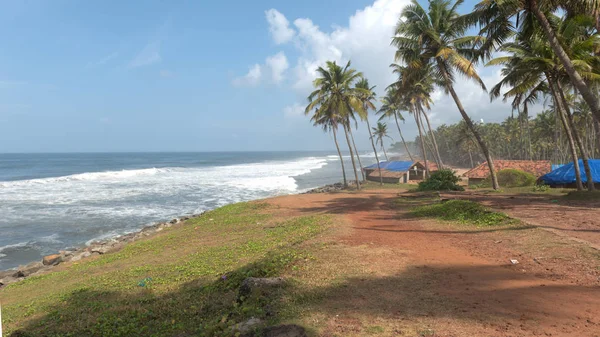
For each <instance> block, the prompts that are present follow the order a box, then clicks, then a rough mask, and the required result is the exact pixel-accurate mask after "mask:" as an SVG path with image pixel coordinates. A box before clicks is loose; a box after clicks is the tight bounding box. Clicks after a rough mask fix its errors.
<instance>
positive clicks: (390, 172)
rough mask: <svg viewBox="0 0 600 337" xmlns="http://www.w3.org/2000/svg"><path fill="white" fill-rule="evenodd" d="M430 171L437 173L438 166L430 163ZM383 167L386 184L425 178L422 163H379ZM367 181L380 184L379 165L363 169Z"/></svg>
mask: <svg viewBox="0 0 600 337" xmlns="http://www.w3.org/2000/svg"><path fill="white" fill-rule="evenodd" d="M427 166H429V171H436V170H437V169H438V168H437V165H435V163H431V162H428V163H427ZM379 167H381V178H382V180H383V182H384V183H388V184H398V183H404V184H407V183H410V182H415V181H421V180H423V178H424V177H425V164H423V163H422V162H420V161H416V162H412V161H382V162H380V163H379ZM363 170H364V171H365V175H366V177H367V180H370V181H375V182H379V170H378V168H377V164H373V165H370V166H367V167H365V168H363Z"/></svg>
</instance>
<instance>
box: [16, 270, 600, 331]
mask: <svg viewBox="0 0 600 337" xmlns="http://www.w3.org/2000/svg"><path fill="white" fill-rule="evenodd" d="M261 263H267V264H268V263H269V262H268V261H262V262H261ZM258 265H260V263H259V264H253V265H250V266H246V267H244V268H241V269H238V270H236V271H233V272H231V273H228V278H227V279H225V280H224V279H221V278H219V279H218V280H215V281H212V282H206V281H201V280H198V281H193V282H189V283H187V284H185V285H184V286H183V287H181V288H179V289H176V290H173V291H171V292H168V293H166V294H162V295H158V294H156V293H154V292H153V291H152V290H151V289H146V288H141V289H139V290H138V291H130V292H128V293H124V292H102V291H95V290H91V289H85V288H82V289H81V290H78V291H75V292H73V293H71V294H69V295H67V296H65V297H64V299H63V300H62V301H61V302H60V304H59V305H56V306H53V307H51V308H48V310H47V314H45V315H44V316H42V317H38V318H36V319H34V320H32V321H31V322H30V324H29V325H27V326H25V327H24V328H22V329H21V330H19V331H18V332H15V333H13V334H12V335H10V336H12V337H17V336H67V335H70V336H144V335H156V336H180V337H183V336H230V335H233V333H232V331H231V326H232V325H234V324H236V323H239V322H243V321H245V320H248V319H249V318H250V317H259V318H261V319H264V320H266V321H268V322H269V323H270V324H275V323H277V321H278V320H279V319H299V320H300V321H301V320H302V317H299V315H298V313H300V312H305V313H308V314H310V313H323V314H326V315H329V316H331V317H333V316H335V315H340V316H341V317H358V318H360V319H362V320H366V321H369V320H375V319H379V318H384V319H392V320H396V319H402V320H406V322H408V324H410V322H411V321H414V320H422V319H440V318H441V319H447V320H452V321H459V322H462V323H465V322H466V324H471V325H473V326H474V327H477V326H479V325H480V324H483V323H485V324H500V325H502V324H504V323H503V322H512V323H510V324H514V321H517V322H520V323H521V329H522V330H523V329H524V330H526V331H527V330H528V329H529V327H528V324H531V329H534V328H535V327H538V328H536V329H541V328H543V327H544V326H545V322H548V321H551V322H553V324H555V325H558V326H562V325H565V326H567V325H568V324H571V323H572V322H576V321H579V320H586V319H593V320H595V319H596V318H593V317H594V315H596V314H598V311H599V308H600V303H599V302H598V296H597V294H598V291H599V290H600V289H599V288H597V287H596V288H592V287H582V286H575V285H573V286H552V285H547V286H544V285H543V284H540V283H539V280H538V279H536V278H535V277H534V276H531V275H526V274H519V273H518V272H515V271H514V270H511V268H512V267H508V266H493V267H490V266H451V267H437V266H416V267H410V268H408V269H406V270H405V271H404V272H402V273H401V274H398V275H395V276H389V277H365V278H352V277H350V278H346V279H344V280H342V282H341V283H336V284H335V285H330V286H325V287H319V288H307V285H306V284H304V283H302V282H300V281H299V282H290V285H289V286H287V287H284V288H283V289H280V290H278V291H276V292H273V293H270V294H269V295H268V296H262V295H261V296H260V297H257V298H254V299H252V300H250V301H248V302H246V301H245V302H243V303H242V304H239V303H238V302H237V301H236V298H237V289H238V287H239V285H240V283H241V280H242V279H243V278H244V277H246V276H247V275H258V274H260V273H258V272H257V269H256V268H257V266H258ZM263 266H264V265H263ZM263 266H261V267H260V268H261V269H259V270H262V268H264V267H263ZM263 274H264V273H263ZM284 299H285V300H284ZM557 303H561V305H560V306H557V305H556V304H557ZM280 313H283V317H281V316H280ZM588 316H590V317H588ZM462 323H461V324H462ZM344 324H346V325H352V324H354V323H351V322H349V323H348V322H347V323H344ZM344 324H342V327H341V328H340V329H342V330H343V329H346V328H351V329H359V330H360V329H362V328H363V327H361V326H358V327H357V326H351V327H348V326H346V327H344ZM522 330H521V331H522ZM590 331H591V330H590ZM585 332H586V330H585V329H583V330H581V333H582V334H583V335H586V334H585ZM342 335H343V331H342Z"/></svg>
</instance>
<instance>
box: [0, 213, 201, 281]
mask: <svg viewBox="0 0 600 337" xmlns="http://www.w3.org/2000/svg"><path fill="white" fill-rule="evenodd" d="M203 214H204V213H200V214H194V215H191V216H184V217H181V218H175V219H172V220H170V221H166V222H160V223H157V224H154V225H151V226H147V227H144V228H142V229H141V230H139V231H137V232H133V233H129V234H125V235H121V236H117V237H114V238H110V239H106V240H100V241H94V242H92V243H91V244H90V245H88V246H85V247H81V248H77V249H74V250H61V251H59V252H58V253H57V254H52V255H48V256H44V258H43V259H42V260H41V261H35V262H31V263H29V264H27V265H24V266H19V267H18V268H15V269H10V270H5V271H0V289H1V288H2V287H4V286H6V285H8V284H11V283H14V282H18V281H21V280H24V279H25V278H27V277H29V276H35V275H41V274H44V273H47V272H49V271H51V270H52V268H53V267H55V266H57V265H59V264H61V263H64V262H76V261H79V260H81V259H84V258H87V257H90V256H94V255H102V254H107V253H112V252H117V251H119V250H121V249H122V248H123V247H124V246H125V245H126V244H128V243H130V242H134V241H137V240H139V239H142V238H145V237H148V236H150V235H153V234H155V233H158V232H160V231H162V230H164V229H165V228H169V227H172V226H173V225H177V224H179V223H182V222H184V221H186V220H188V219H191V218H196V217H200V216H202V215H203Z"/></svg>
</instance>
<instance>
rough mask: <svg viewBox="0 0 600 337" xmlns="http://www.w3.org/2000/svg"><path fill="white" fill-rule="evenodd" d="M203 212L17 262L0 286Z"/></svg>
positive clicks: (0, 276) (338, 187)
mask: <svg viewBox="0 0 600 337" xmlns="http://www.w3.org/2000/svg"><path fill="white" fill-rule="evenodd" d="M342 190H344V184H342V183H335V184H330V185H325V186H321V187H317V188H314V189H312V190H309V191H306V192H304V193H303V194H314V193H332V192H338V191H342ZM203 214H204V213H200V214H194V215H191V216H184V217H181V218H175V219H172V220H170V221H166V222H160V223H157V224H154V225H151V226H147V227H144V228H142V229H141V230H139V231H137V232H133V233H129V234H125V235H121V236H117V237H114V238H110V239H106V240H100V241H95V242H92V243H91V244H90V245H88V246H86V247H81V248H77V249H73V250H61V251H59V252H58V253H56V254H52V255H48V256H44V257H43V259H42V260H41V261H35V262H31V263H29V264H27V265H24V266H19V267H18V268H14V269H10V270H5V271H0V289H2V287H4V286H6V285H8V284H11V283H14V282H18V281H21V280H24V279H25V278H27V277H29V276H35V275H41V274H44V273H47V272H49V271H51V270H52V269H53V268H54V267H55V266H57V265H59V264H61V263H64V262H76V261H80V260H81V259H85V258H88V257H90V256H94V255H102V254H107V253H112V252H117V251H119V250H121V249H122V248H123V247H124V246H125V245H126V244H128V243H130V242H134V241H137V240H139V239H141V238H145V237H148V236H150V235H153V234H155V233H157V232H160V231H162V230H163V229H165V228H169V227H172V226H173V225H176V224H179V223H181V222H183V221H185V220H188V219H191V218H196V217H199V216H202V215H203Z"/></svg>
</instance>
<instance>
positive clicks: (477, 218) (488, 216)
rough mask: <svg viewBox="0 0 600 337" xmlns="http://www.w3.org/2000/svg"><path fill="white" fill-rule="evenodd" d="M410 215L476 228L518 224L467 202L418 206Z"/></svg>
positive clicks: (474, 203)
mask: <svg viewBox="0 0 600 337" xmlns="http://www.w3.org/2000/svg"><path fill="white" fill-rule="evenodd" d="M411 214H412V215H414V216H417V217H429V218H437V219H440V220H446V221H457V222H460V223H463V224H470V225H476V226H478V227H484V226H502V225H514V224H517V223H518V221H516V220H514V219H512V218H510V217H509V216H508V215H506V214H504V213H499V212H494V211H492V210H489V209H487V208H485V207H484V206H482V205H480V204H478V203H476V202H473V201H467V200H450V201H447V202H442V203H438V204H433V205H425V206H419V207H416V208H414V209H413V210H412V211H411Z"/></svg>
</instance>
